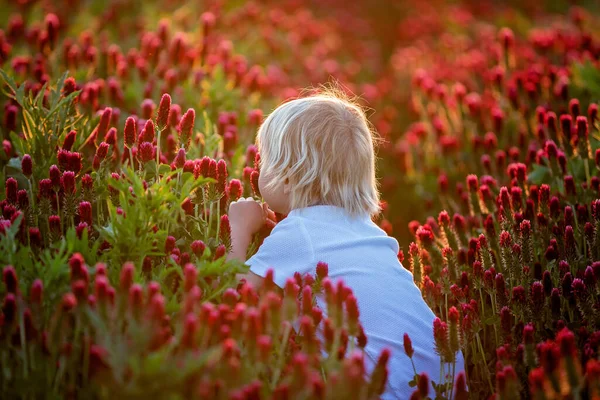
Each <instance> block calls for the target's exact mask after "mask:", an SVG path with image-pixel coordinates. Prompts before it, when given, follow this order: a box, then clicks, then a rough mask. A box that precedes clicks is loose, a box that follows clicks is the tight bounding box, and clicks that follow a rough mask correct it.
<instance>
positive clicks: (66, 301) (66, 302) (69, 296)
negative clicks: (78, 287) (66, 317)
mask: <svg viewBox="0 0 600 400" xmlns="http://www.w3.org/2000/svg"><path fill="white" fill-rule="evenodd" d="M76 306H77V298H76V297H75V295H74V294H73V293H66V294H65V295H64V296H63V298H62V302H61V309H62V310H63V311H64V312H69V311H71V310H72V309H74V308H75V307H76Z"/></svg>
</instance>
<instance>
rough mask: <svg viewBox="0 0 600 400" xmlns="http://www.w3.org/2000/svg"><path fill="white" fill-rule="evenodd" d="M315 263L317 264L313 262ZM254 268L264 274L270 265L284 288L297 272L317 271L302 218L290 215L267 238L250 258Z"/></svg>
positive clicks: (254, 271)
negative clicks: (286, 282)
mask: <svg viewBox="0 0 600 400" xmlns="http://www.w3.org/2000/svg"><path fill="white" fill-rule="evenodd" d="M313 264H314V265H313ZM246 265H249V266H250V271H252V272H253V273H255V274H257V275H260V276H262V277H264V276H265V275H266V273H267V270H269V269H270V268H272V269H273V271H274V281H275V284H276V285H277V286H279V287H281V288H283V287H284V286H285V281H286V280H287V279H288V278H291V277H293V276H294V273H295V272H299V273H300V274H305V273H307V272H312V273H314V268H316V264H315V263H314V252H313V247H312V243H311V240H310V236H309V234H308V231H307V229H306V227H305V226H304V223H303V222H302V220H301V219H300V218H296V217H291V216H288V217H287V218H285V219H284V220H283V221H281V222H279V223H278V224H277V225H276V226H275V228H273V230H272V231H271V234H270V235H269V236H267V237H266V238H265V240H263V243H262V244H261V246H260V247H259V249H258V251H257V252H256V254H254V255H253V256H252V257H250V258H249V259H248V260H247V261H246Z"/></svg>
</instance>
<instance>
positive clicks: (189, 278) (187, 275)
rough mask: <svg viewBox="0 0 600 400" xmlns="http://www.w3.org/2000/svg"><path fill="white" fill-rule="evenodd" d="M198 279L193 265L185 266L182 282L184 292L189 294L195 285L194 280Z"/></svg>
mask: <svg viewBox="0 0 600 400" xmlns="http://www.w3.org/2000/svg"><path fill="white" fill-rule="evenodd" d="M197 279H198V270H196V267H195V266H194V264H190V263H188V264H186V265H185V267H183V281H184V285H183V287H184V289H183V290H184V291H185V292H186V293H187V292H189V291H190V290H191V289H192V288H193V287H194V286H195V285H196V280H197Z"/></svg>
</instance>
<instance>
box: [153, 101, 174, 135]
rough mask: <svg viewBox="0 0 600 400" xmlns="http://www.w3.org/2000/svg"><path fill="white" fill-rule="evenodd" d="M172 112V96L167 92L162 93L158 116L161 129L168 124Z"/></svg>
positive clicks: (157, 122) (157, 119) (157, 120)
mask: <svg viewBox="0 0 600 400" xmlns="http://www.w3.org/2000/svg"><path fill="white" fill-rule="evenodd" d="M170 112H171V96H170V95H169V94H167V93H165V94H163V95H162V97H161V99H160V103H159V105H158V116H157V118H156V124H157V125H158V127H159V129H164V128H165V127H166V126H167V123H168V120H169V113H170Z"/></svg>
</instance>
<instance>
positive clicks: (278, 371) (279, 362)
mask: <svg viewBox="0 0 600 400" xmlns="http://www.w3.org/2000/svg"><path fill="white" fill-rule="evenodd" d="M291 332H292V324H291V323H289V324H287V325H286V327H285V331H284V333H283V340H282V342H281V345H280V346H279V351H278V352H277V364H276V365H277V367H276V368H275V374H274V375H273V381H272V382H271V390H273V389H275V387H277V381H279V377H280V376H281V372H282V369H283V361H284V358H283V353H284V352H285V348H286V347H287V342H288V340H289V338H290V334H291Z"/></svg>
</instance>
